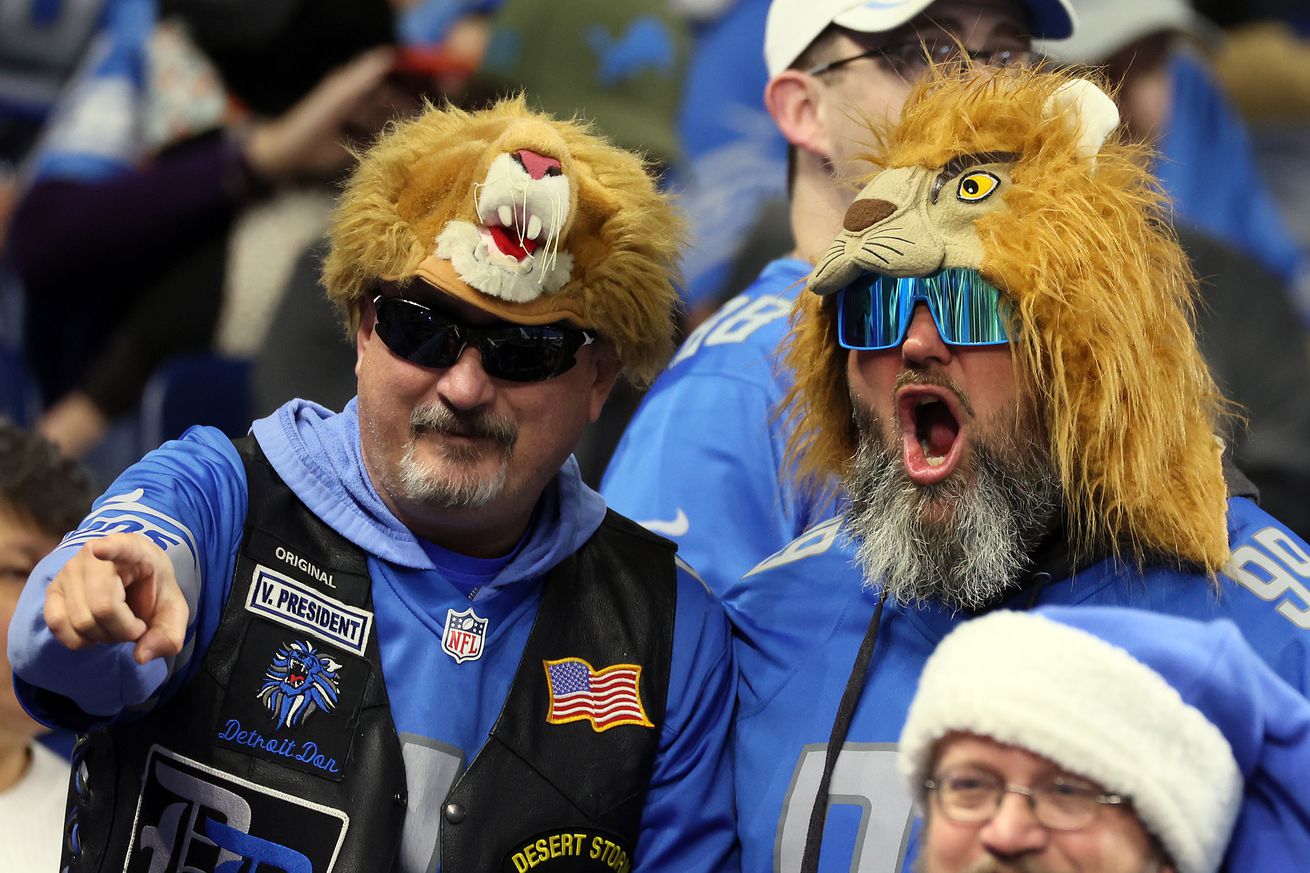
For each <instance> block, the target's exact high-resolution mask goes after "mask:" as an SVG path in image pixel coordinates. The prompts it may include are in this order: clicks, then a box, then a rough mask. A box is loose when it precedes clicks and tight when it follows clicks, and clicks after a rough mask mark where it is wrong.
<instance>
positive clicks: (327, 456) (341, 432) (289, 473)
mask: <svg viewBox="0 0 1310 873" xmlns="http://www.w3.org/2000/svg"><path fill="white" fill-rule="evenodd" d="M357 403H358V401H357V399H352V400H351V401H350V402H349V403H347V404H346V406H345V408H344V409H343V410H342V411H341V412H339V413H334V412H332V411H331V410H329V409H326V408H324V407H322V406H320V405H318V404H317V403H313V402H311V401H308V400H292V401H291V402H289V403H287V404H285V405H283V406H282V407H281V408H279V409H278V410H277V411H276V412H274V413H273V414H272V415H270V416H269V417H267V418H262V419H260V420H258V421H256V422H255V423H254V425H253V427H252V428H251V431H252V433H253V434H254V436H255V439H256V440H257V441H258V442H259V445H260V448H262V449H263V450H264V454H265V455H266V456H267V457H268V460H269V463H271V464H272V465H273V469H274V470H276V471H277V474H278V475H279V476H280V477H282V480H283V481H284V482H286V484H287V486H288V487H289V488H290V489H291V491H292V492H293V493H294V494H295V495H296V496H297V497H299V498H300V499H301V500H302V501H304V503H305V505H306V506H308V507H309V509H310V511H311V512H313V513H314V514H315V515H317V516H318V517H319V518H321V519H322V520H323V521H324V522H325V523H326V524H327V525H328V526H329V527H331V528H332V529H333V530H335V531H336V532H337V533H339V534H341V535H342V536H343V537H345V538H346V539H347V540H349V541H350V542H352V543H354V544H355V545H357V546H359V547H360V548H361V549H363V550H364V551H365V552H366V553H368V554H370V555H372V556H374V557H376V558H378V559H380V560H383V561H386V562H388V563H391V564H395V565H397V566H400V567H405V568H408V569H413V570H438V568H437V567H436V566H435V565H434V564H433V561H432V558H431V557H430V556H429V555H428V553H427V552H426V551H424V549H423V546H422V545H421V544H420V542H419V540H418V538H417V537H415V536H414V533H413V532H412V531H410V530H409V528H407V527H405V526H404V525H403V524H402V523H401V522H400V520H399V519H397V518H396V517H395V516H394V515H393V514H392V513H391V510H389V509H388V508H387V506H386V504H384V503H383V502H382V499H381V498H380V497H378V493H377V491H376V490H375V489H374V487H373V483H372V481H371V480H370V479H369V477H368V473H367V471H366V470H365V469H364V458H363V455H362V453H361V448H360V441H359V410H358V405H357ZM452 511H457V510H452ZM605 511H606V508H605V500H604V498H602V497H601V496H600V495H599V494H597V493H596V492H595V491H593V490H592V489H591V488H589V487H587V485H586V484H585V483H584V482H583V481H582V476H581V473H580V472H579V470H578V463H577V461H576V460H574V459H573V458H572V457H570V458H569V459H568V460H567V461H566V462H565V463H564V466H563V467H561V468H560V471H559V473H558V474H557V475H556V476H555V479H554V481H553V482H552V483H551V484H550V485H549V486H548V487H547V488H546V490H545V492H544V493H543V494H542V496H541V499H540V500H539V501H538V503H537V511H536V513H534V515H533V520H532V525H531V528H530V529H529V530H528V533H527V535H526V537H525V538H524V541H523V543H522V545H521V547H520V548H519V550H518V551H517V553H516V554H515V556H514V558H513V559H512V560H511V561H510V562H509V563H508V564H507V565H506V566H505V568H504V569H503V570H501V572H500V573H499V574H498V575H497V576H496V579H495V581H494V582H493V583H492V584H491V585H489V586H487V588H488V589H492V588H500V587H503V586H505V585H509V584H512V583H514V582H517V581H520V580H523V579H532V578H536V577H539V576H541V575H542V574H544V573H546V572H547V571H549V570H550V569H551V568H552V567H554V566H555V565H556V564H558V563H559V562H560V561H562V560H564V558H565V557H567V556H568V555H571V554H573V553H574V552H576V551H577V550H578V549H579V548H580V547H581V546H582V544H583V543H585V542H586V541H587V540H588V539H589V538H590V537H591V535H592V534H593V533H595V532H596V529H597V528H598V527H600V524H601V522H602V521H603V520H604V518H605Z"/></svg>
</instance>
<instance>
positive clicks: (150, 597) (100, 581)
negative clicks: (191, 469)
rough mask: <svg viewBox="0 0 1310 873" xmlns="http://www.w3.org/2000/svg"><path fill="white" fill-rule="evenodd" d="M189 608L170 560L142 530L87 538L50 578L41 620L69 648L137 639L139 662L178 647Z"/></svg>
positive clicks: (175, 649) (174, 650)
mask: <svg viewBox="0 0 1310 873" xmlns="http://www.w3.org/2000/svg"><path fill="white" fill-rule="evenodd" d="M189 615H190V613H189V610H188V609H187V603H186V598H185V597H183V596H182V589H181V588H179V587H178V584H177V579H176V577H175V576H174V575H173V565H172V563H171V562H170V561H169V560H168V556H167V555H165V554H164V550H163V549H161V548H159V546H157V545H155V544H154V543H153V542H151V541H150V540H149V539H147V538H146V537H144V536H142V535H141V534H110V535H109V536H106V537H104V538H102V539H98V540H96V541H94V542H91V543H87V544H86V545H85V546H83V547H82V550H81V551H80V552H78V553H77V554H76V555H74V556H73V559H72V560H70V561H69V562H68V563H67V564H65V565H64V568H63V569H62V570H60V571H59V574H58V575H57V576H55V578H54V579H52V580H51V582H50V586H49V587H48V588H47V589H46V595H45V621H46V624H47V625H48V626H49V628H50V632H51V633H52V634H54V637H55V639H57V640H59V642H61V643H63V644H64V645H65V646H67V647H68V648H70V649H86V648H90V647H91V646H94V645H96V644H97V643H124V642H132V641H135V642H136V650H135V652H134V653H133V656H134V657H135V658H136V661H137V663H138V664H144V663H146V662H147V661H149V660H150V659H152V658H162V657H167V656H169V655H176V654H177V653H178V652H180V651H181V650H182V642H183V639H184V638H185V635H186V626H187V619H188V617H189Z"/></svg>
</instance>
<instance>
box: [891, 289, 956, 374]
mask: <svg viewBox="0 0 1310 873" xmlns="http://www.w3.org/2000/svg"><path fill="white" fill-rule="evenodd" d="M901 357H902V358H904V360H905V363H906V365H907V366H911V367H922V366H925V365H927V364H929V363H933V362H935V363H938V364H946V363H948V362H949V361H950V360H951V347H950V346H948V345H947V344H946V343H945V342H943V341H942V335H941V333H940V332H939V331H938V330H937V323H936V322H935V321H933V318H932V313H931V312H930V311H929V310H928V305H927V304H926V303H923V302H920V303H918V304H916V305H915V307H914V315H913V316H911V317H910V326H909V327H908V328H906V330H905V341H904V342H902V343H901Z"/></svg>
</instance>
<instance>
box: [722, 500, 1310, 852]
mask: <svg viewBox="0 0 1310 873" xmlns="http://www.w3.org/2000/svg"><path fill="white" fill-rule="evenodd" d="M1228 524H1229V539H1230V542H1231V544H1232V559H1231V561H1230V562H1229V565H1228V567H1227V570H1226V572H1225V573H1224V574H1223V575H1221V576H1220V577H1219V579H1218V584H1217V586H1216V585H1214V584H1212V583H1211V582H1210V580H1208V579H1207V578H1206V577H1205V576H1203V575H1196V574H1188V573H1183V572H1179V571H1177V570H1171V569H1164V568H1149V569H1148V570H1147V571H1146V572H1145V573H1144V574H1139V573H1137V572H1135V571H1132V570H1130V569H1127V568H1125V567H1124V566H1123V565H1119V566H1117V567H1116V566H1115V565H1114V564H1113V563H1112V562H1111V561H1108V560H1107V561H1104V562H1102V563H1100V564H1096V565H1094V566H1092V567H1089V568H1086V569H1084V570H1080V571H1079V572H1078V573H1077V574H1076V576H1075V577H1071V578H1068V579H1064V580H1057V581H1053V582H1050V583H1048V584H1046V585H1044V586H1043V587H1041V588H1040V592H1039V596H1038V597H1036V598H1034V597H1033V596H1032V595H1031V593H1024V594H1022V595H1019V596H1016V597H1015V598H1014V599H1013V600H1012V601H1011V602H1010V603H1007V604H1005V605H1004V606H1003V607H1002V608H1009V609H1027V608H1031V607H1033V606H1035V605H1038V604H1041V605H1049V604H1063V605H1079V604H1086V605H1092V604H1097V605H1115V606H1128V607H1137V608H1141V609H1147V610H1151V611H1155V612H1162V613H1170V614H1173V615H1179V616H1186V617H1189V618H1194V619H1198V620H1211V619H1215V618H1228V619H1231V620H1232V621H1233V622H1234V623H1236V624H1237V626H1238V627H1239V628H1241V630H1242V632H1243V634H1244V636H1245V637H1246V639H1247V640H1248V642H1250V644H1251V645H1252V647H1253V648H1255V649H1256V650H1257V652H1258V653H1259V654H1260V656H1261V657H1262V658H1263V659H1264V660H1265V661H1266V662H1267V663H1269V664H1270V666H1272V667H1273V668H1274V670H1275V671H1276V672H1277V673H1278V674H1279V675H1280V676H1281V677H1282V678H1283V679H1284V680H1286V681H1287V682H1288V683H1289V684H1291V685H1293V686H1294V687H1295V688H1296V689H1297V690H1299V691H1300V692H1301V693H1302V694H1307V693H1308V692H1310V546H1307V545H1306V543H1305V542H1303V541H1302V540H1300V539H1299V538H1298V537H1297V536H1296V535H1295V534H1293V533H1291V532H1289V531H1288V530H1287V529H1286V528H1285V527H1283V525H1281V524H1280V523H1279V522H1277V521H1275V520H1274V519H1273V518H1271V517H1270V516H1269V515H1268V514H1266V513H1265V512H1263V511H1262V510H1260V509H1259V508H1258V507H1257V506H1256V505H1255V504H1254V503H1252V502H1251V501H1249V500H1247V499H1246V498H1232V499H1230V501H1229V512H1228ZM879 597H880V592H879V590H878V589H877V588H875V587H870V586H866V585H864V584H863V580H862V578H861V574H860V572H859V570H858V569H857V567H856V565H855V563H854V551H853V548H852V546H851V544H850V542H849V541H848V540H847V538H846V537H845V535H844V534H843V533H842V532H841V531H840V521H839V519H836V518H834V519H831V520H829V521H825V522H822V523H820V524H818V525H816V526H815V527H813V528H811V529H810V530H809V531H808V532H806V533H805V534H804V535H803V536H802V537H800V538H799V539H797V540H795V541H794V542H792V543H791V544H790V545H788V546H787V547H786V548H784V549H783V550H782V551H780V552H778V553H776V554H774V555H773V556H771V557H770V558H768V559H767V560H765V561H764V562H762V563H761V564H760V565H759V566H758V567H757V568H755V569H754V570H753V571H751V572H750V573H749V574H748V575H747V576H746V577H744V578H743V579H742V580H741V581H740V582H739V583H737V584H736V585H734V586H732V587H731V588H730V589H729V590H728V591H727V592H726V593H725V598H724V599H725V604H726V605H727V607H728V611H729V617H730V619H731V620H732V622H733V625H734V634H735V649H736V652H737V659H738V668H739V671H740V684H739V689H738V697H739V711H738V716H737V727H736V732H735V735H734V760H735V765H736V782H737V815H738V830H739V832H740V835H741V843H742V869H743V870H745V871H750V873H796V871H798V870H799V869H800V861H801V855H802V853H803V851H804V847H805V836H806V830H807V828H808V825H809V819H810V811H811V809H812V808H813V806H814V797H815V792H816V790H817V788H818V784H819V779H820V776H821V774H822V771H823V764H824V755H825V750H826V747H827V741H828V736H829V734H830V732H831V730H832V724H833V719H834V717H835V715H836V712H837V705H838V702H839V701H840V700H841V696H842V692H843V691H844V690H845V687H846V683H847V680H848V679H849V677H850V674H851V668H852V666H853V665H854V663H855V657H856V652H857V651H858V649H859V647H860V643H861V641H862V640H863V638H864V635H865V631H866V629H867V628H868V626H869V623H870V621H871V619H872V617H873V614H874V610H875V608H876V605H877V602H878V599H879ZM965 618H966V617H965V616H962V615H959V614H953V613H952V612H951V611H950V610H949V609H945V608H942V607H938V606H923V607H918V608H909V607H903V606H900V605H897V604H896V603H895V602H894V601H892V600H890V599H889V600H888V601H887V602H886V604H885V605H884V608H883V613H882V618H881V620H880V622H879V627H878V631H877V638H876V641H875V645H874V650H873V659H872V662H871V664H870V667H869V673H868V677H867V680H866V682H865V686H864V690H863V693H862V695H861V697H860V701H859V705H858V707H857V708H856V710H855V714H854V717H853V719H852V721H851V726H850V732H849V734H848V735H847V739H846V743H845V745H844V746H843V747H842V751H841V754H840V755H839V756H838V759H837V764H836V768H835V770H834V772H833V776H832V783H831V788H830V790H829V798H830V809H829V812H828V816H827V821H826V825H825V830H824V837H823V846H822V852H821V854H820V864H819V869H820V870H821V871H828V873H836V871H842V873H846V871H855V873H902V871H903V873H908V871H910V869H911V864H912V862H913V859H914V855H915V852H916V851H917V843H918V833H917V825H916V817H915V815H914V810H913V801H912V797H911V795H910V793H909V791H908V790H907V789H906V787H905V785H904V784H903V783H902V781H901V777H900V774H899V772H898V770H897V767H896V744H897V741H898V739H899V737H900V732H901V727H902V726H903V723H904V721H905V715H906V713H907V711H908V709H909V705H910V701H911V699H912V698H913V696H914V691H915V688H916V685H917V683H918V677H919V673H920V672H921V670H922V668H923V664H924V662H925V661H926V660H927V658H928V656H929V655H930V654H931V653H932V651H933V648H934V647H935V646H936V645H937V643H938V642H939V641H940V640H941V639H942V637H944V636H945V635H946V634H947V633H948V632H949V631H950V630H951V628H952V627H954V626H955V625H956V624H957V623H958V622H960V621H963V620H965ZM1231 861H1232V863H1230V864H1229V865H1228V866H1227V867H1226V868H1225V869H1232V870H1254V869H1259V868H1260V865H1259V863H1258V861H1256V860H1253V859H1249V858H1248V859H1245V860H1243V859H1231Z"/></svg>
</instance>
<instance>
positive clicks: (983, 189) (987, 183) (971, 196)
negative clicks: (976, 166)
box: [955, 170, 1001, 203]
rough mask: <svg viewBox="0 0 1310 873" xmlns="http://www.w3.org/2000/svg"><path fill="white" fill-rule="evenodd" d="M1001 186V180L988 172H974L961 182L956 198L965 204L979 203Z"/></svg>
mask: <svg viewBox="0 0 1310 873" xmlns="http://www.w3.org/2000/svg"><path fill="white" fill-rule="evenodd" d="M1000 184H1001V180H1000V179H998V178H996V176H994V175H992V174H991V173H989V172H987V171H986V170H974V171H973V172H972V173H970V174H969V175H967V176H965V177H964V178H963V179H961V180H960V187H959V189H957V190H956V192H955V196H956V197H958V198H960V199H961V200H963V201H964V202H965V203H977V202H978V201H979V200H986V199H987V198H988V197H990V196H991V194H992V192H993V191H995V190H996V188H997V186H998V185H1000Z"/></svg>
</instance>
